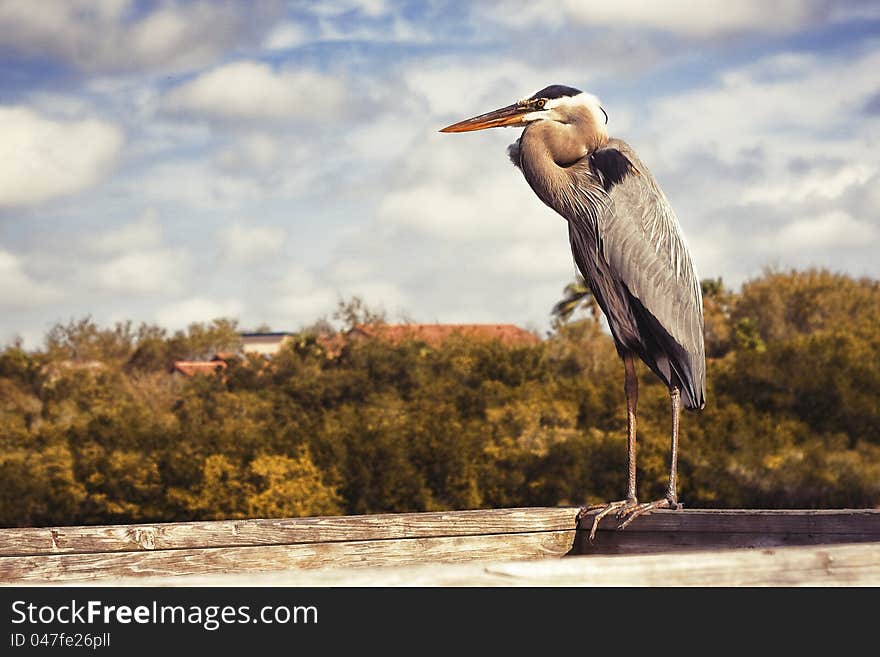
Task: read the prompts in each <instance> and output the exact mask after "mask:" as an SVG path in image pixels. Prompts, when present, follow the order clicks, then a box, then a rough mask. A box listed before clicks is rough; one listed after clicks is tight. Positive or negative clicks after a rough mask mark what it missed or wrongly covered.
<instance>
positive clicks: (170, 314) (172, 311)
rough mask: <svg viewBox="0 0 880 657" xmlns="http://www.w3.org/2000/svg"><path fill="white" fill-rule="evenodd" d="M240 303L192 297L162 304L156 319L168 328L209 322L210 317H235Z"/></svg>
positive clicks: (234, 300)
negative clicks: (165, 304)
mask: <svg viewBox="0 0 880 657" xmlns="http://www.w3.org/2000/svg"><path fill="white" fill-rule="evenodd" d="M241 309H242V305H241V302H239V301H238V300H237V299H223V300H221V301H215V300H212V299H207V298H205V297H192V298H189V299H185V300H183V301H178V302H176V303H172V304H169V305H167V306H164V307H163V308H161V309H160V310H159V311H158V312H157V313H156V321H158V322H159V324H161V325H162V326H165V327H167V328H169V329H180V328H185V327H186V326H189V325H190V324H192V323H193V322H209V321H211V320H212V319H221V318H232V319H237V318H238V316H239V314H240V313H241Z"/></svg>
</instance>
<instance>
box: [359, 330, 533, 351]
mask: <svg viewBox="0 0 880 657" xmlns="http://www.w3.org/2000/svg"><path fill="white" fill-rule="evenodd" d="M350 333H355V334H357V333H360V334H362V335H365V336H367V337H375V338H379V339H382V340H388V341H389V342H392V343H394V344H397V343H399V342H403V341H405V340H419V341H422V342H425V343H427V344H429V345H431V346H432V347H436V346H439V345H440V344H442V343H443V342H445V341H446V340H448V339H449V338H451V337H453V336H456V335H460V336H462V337H466V338H470V339H476V340H500V341H501V343H502V344H504V345H505V346H508V347H523V346H528V345H534V344H538V343H539V342H540V341H541V339H540V338H539V337H538V336H537V335H535V334H534V333H532V332H530V331H526V330H525V329H522V328H520V327H519V326H515V325H513V324H359V325H358V326H356V327H354V328H353V329H352V330H351V332H350Z"/></svg>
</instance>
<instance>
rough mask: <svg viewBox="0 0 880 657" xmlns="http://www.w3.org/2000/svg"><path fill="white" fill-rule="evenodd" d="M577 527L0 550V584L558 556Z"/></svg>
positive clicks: (568, 548)
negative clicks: (191, 545) (243, 543)
mask: <svg viewBox="0 0 880 657" xmlns="http://www.w3.org/2000/svg"><path fill="white" fill-rule="evenodd" d="M574 535H575V530H574V529H569V530H560V531H542V532H523V533H516V534H491V535H485V536H444V537H421V538H407V539H385V540H372V541H347V542H342V541H336V542H329V543H298V544H294V545H260V546H247V547H220V548H217V547H214V548H201V549H176V550H141V551H136V552H106V553H83V554H75V553H74V554H50V555H41V556H8V557H0V584H23V583H35V582H40V583H48V582H53V583H56V582H74V581H77V582H81V581H100V580H102V579H106V578H108V577H112V578H120V577H159V576H166V577H172V576H173V577H177V576H181V575H191V574H197V573H198V574H226V573H253V572H260V571H272V570H274V571H277V570H282V569H312V568H329V567H333V568H357V567H364V566H381V565H390V564H395V565H406V564H415V563H425V562H436V563H445V562H452V561H467V560H474V559H534V558H539V557H559V556H562V555H564V554H566V553H567V552H568V551H569V550H570V549H571V547H572V544H573V542H574Z"/></svg>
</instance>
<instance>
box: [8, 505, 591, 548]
mask: <svg viewBox="0 0 880 657" xmlns="http://www.w3.org/2000/svg"><path fill="white" fill-rule="evenodd" d="M577 511H578V510H577V509H576V508H555V507H550V508H544V507H536V508H524V509H486V510H476V511H445V512H439V513H388V514H381V515H362V516H327V517H320V518H289V519H279V520H220V521H208V522H176V523H156V524H143V525H102V526H80V527H37V528H12V529H0V556H20V555H35V554H65V553H92V552H130V551H139V550H176V549H184V548H199V547H244V546H250V545H290V544H294V543H324V542H331V541H367V540H383V539H399V538H417V537H428V536H471V535H482V534H506V533H519V532H530V531H557V530H573V529H574V528H575V516H576V515H577Z"/></svg>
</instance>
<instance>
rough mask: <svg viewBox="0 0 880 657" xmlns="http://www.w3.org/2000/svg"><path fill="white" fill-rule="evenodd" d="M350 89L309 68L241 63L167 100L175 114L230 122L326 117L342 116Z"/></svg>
mask: <svg viewBox="0 0 880 657" xmlns="http://www.w3.org/2000/svg"><path fill="white" fill-rule="evenodd" d="M344 99H345V88H344V87H343V85H342V83H341V82H340V81H339V80H338V79H337V78H335V77H331V76H328V75H322V74H320V73H317V72H314V71H308V70H300V71H292V70H291V71H275V70H273V69H272V67H270V66H269V65H267V64H263V63H261V62H255V61H247V60H246V61H239V62H234V63H231V64H226V65H224V66H220V67H218V68H215V69H212V70H210V71H208V72H206V73H202V74H201V75H199V76H198V77H196V78H195V79H193V80H191V81H189V82H186V83H184V84H182V85H180V86H179V87H177V88H175V89H173V90H172V91H171V92H170V93H169V94H168V96H167V97H166V100H165V103H166V106H167V107H168V109H170V110H171V111H175V112H181V113H187V114H194V115H200V116H206V117H209V118H216V119H226V120H244V121H247V120H265V119H294V118H296V119H326V118H332V117H334V116H336V115H338V113H339V112H340V110H341V108H342V105H343V101H344Z"/></svg>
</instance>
